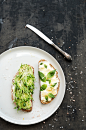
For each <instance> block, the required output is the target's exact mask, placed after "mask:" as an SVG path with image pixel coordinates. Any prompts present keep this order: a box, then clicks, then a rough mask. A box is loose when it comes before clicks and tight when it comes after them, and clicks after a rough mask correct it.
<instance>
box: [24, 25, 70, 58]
mask: <svg viewBox="0 0 86 130" xmlns="http://www.w3.org/2000/svg"><path fill="white" fill-rule="evenodd" d="M25 27H27V28H29V29H30V30H32V31H33V32H35V33H36V34H37V35H38V36H40V37H41V38H42V39H43V40H45V41H46V42H47V43H49V44H50V45H52V46H54V47H55V48H56V49H57V50H58V51H59V52H60V53H62V54H63V55H64V56H65V57H66V58H67V59H68V60H72V57H71V56H70V55H69V54H68V53H66V52H65V51H63V50H62V49H61V48H59V47H58V46H57V45H55V44H54V43H53V42H52V41H51V40H50V39H49V38H48V37H47V36H45V35H44V34H43V33H42V32H41V31H39V30H38V29H37V28H35V27H33V26H32V25H29V24H26V26H25Z"/></svg>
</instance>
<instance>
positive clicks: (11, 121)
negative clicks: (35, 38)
mask: <svg viewBox="0 0 86 130" xmlns="http://www.w3.org/2000/svg"><path fill="white" fill-rule="evenodd" d="M21 48H29V49H30V48H31V49H36V50H40V51H42V52H44V53H46V54H47V55H49V56H50V57H52V58H53V60H54V61H55V62H57V64H58V65H59V67H60V69H61V72H62V74H63V77H64V93H63V97H62V100H61V102H60V104H59V105H58V107H56V108H54V110H53V111H52V112H51V113H50V114H49V115H48V116H46V117H44V118H42V119H40V120H37V121H35V122H34V121H33V122H30V123H29V122H28V123H27V122H26V123H25V122H23V123H19V122H17V121H15V122H14V120H15V119H13V118H11V117H9V116H7V115H5V114H4V113H1V111H0V117H1V118H2V119H4V120H5V121H8V122H10V123H13V124H17V125H32V124H37V123H40V122H42V121H44V120H46V119H48V118H49V117H51V116H52V115H53V114H54V113H55V111H56V110H58V108H59V106H60V105H61V104H62V102H63V100H64V96H65V92H66V80H65V75H64V71H63V69H62V67H61V66H60V64H59V62H58V61H57V60H56V58H55V57H53V56H52V55H51V54H49V53H48V52H46V51H45V50H42V49H40V48H37V47H33V46H18V47H14V48H10V49H8V50H6V51H4V52H2V53H1V54H0V58H1V56H3V55H4V54H5V53H8V52H9V51H12V50H16V49H21ZM8 118H9V119H8ZM11 119H13V120H11Z"/></svg>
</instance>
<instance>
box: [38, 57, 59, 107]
mask: <svg viewBox="0 0 86 130" xmlns="http://www.w3.org/2000/svg"><path fill="white" fill-rule="evenodd" d="M38 70H39V71H38V74H39V83H40V95H39V96H40V101H41V103H42V104H48V103H50V102H51V101H52V100H53V99H54V98H55V97H56V96H57V94H58V91H59V87H60V79H59V78H58V72H57V71H56V69H55V68H54V67H53V66H52V65H51V64H50V63H49V62H48V61H46V60H44V59H42V60H40V61H39V63H38Z"/></svg>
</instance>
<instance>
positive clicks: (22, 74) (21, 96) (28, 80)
mask: <svg viewBox="0 0 86 130" xmlns="http://www.w3.org/2000/svg"><path fill="white" fill-rule="evenodd" d="M34 80H35V77H34V68H33V67H32V66H30V65H27V64H23V65H22V64H21V66H20V68H19V70H18V72H17V73H16V75H15V76H14V78H13V80H12V87H11V94H12V100H13V102H14V103H15V105H16V107H15V108H17V109H18V110H23V111H27V112H30V111H31V110H32V101H33V97H32V95H33V90H34Z"/></svg>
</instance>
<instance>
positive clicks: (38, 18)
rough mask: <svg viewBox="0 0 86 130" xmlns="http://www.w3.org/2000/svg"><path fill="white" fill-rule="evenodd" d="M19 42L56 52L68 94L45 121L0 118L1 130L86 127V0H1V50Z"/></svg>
mask: <svg viewBox="0 0 86 130" xmlns="http://www.w3.org/2000/svg"><path fill="white" fill-rule="evenodd" d="M26 23H29V24H31V25H33V26H35V27H36V28H38V29H39V30H41V31H42V32H43V33H45V34H46V35H47V36H48V37H49V38H50V39H52V40H53V42H54V43H55V44H57V45H58V46H59V47H61V48H62V49H63V50H65V51H66V52H68V53H69V54H70V55H71V56H72V58H73V61H72V62H69V61H67V60H65V58H64V57H63V56H62V55H61V54H60V53H59V52H58V51H57V50H56V49H55V48H53V47H51V46H50V45H48V44H47V43H46V42H44V41H43V40H42V39H41V38H39V37H38V36H37V35H36V34H34V33H33V32H32V31H30V30H29V29H25V25H26ZM16 46H34V47H38V48H41V49H43V50H45V51H47V52H49V53H50V54H51V55H53V56H54V58H56V60H57V61H58V62H59V63H60V65H61V67H62V68H63V71H64V74H65V77H66V82H67V83H66V94H65V98H64V100H63V102H62V104H61V106H60V107H59V109H58V110H57V111H56V112H55V113H54V114H53V115H52V116H51V117H50V118H48V119H46V120H45V121H43V122H41V123H38V124H35V125H31V126H28V125H27V126H19V125H14V124H11V123H9V122H7V121H5V120H3V119H2V118H0V130H15V129H16V130H18V129H21V130H28V129H29V130H34V129H35V130H38V129H39V130H48V129H49V130H52V129H54V130H60V129H63V130H78V129H79V130H86V0H0V54H1V53H3V52H4V51H5V50H8V49H9V48H13V47H16Z"/></svg>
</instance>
